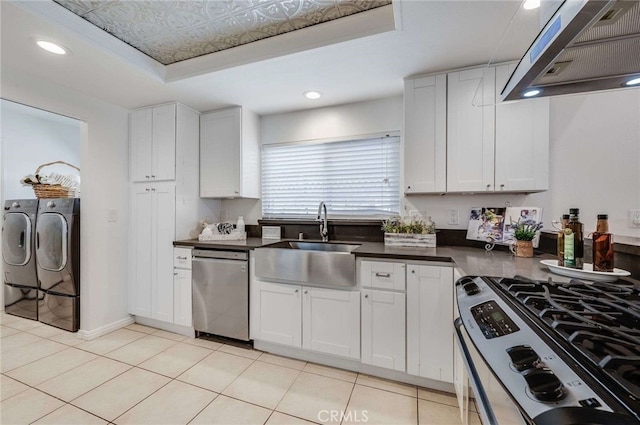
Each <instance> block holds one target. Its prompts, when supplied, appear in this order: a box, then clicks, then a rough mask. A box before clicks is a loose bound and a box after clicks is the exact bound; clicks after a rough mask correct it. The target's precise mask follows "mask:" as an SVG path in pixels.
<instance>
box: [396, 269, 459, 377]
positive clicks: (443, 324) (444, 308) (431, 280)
mask: <svg viewBox="0 0 640 425" xmlns="http://www.w3.org/2000/svg"><path fill="white" fill-rule="evenodd" d="M453 290H454V289H453V269H452V268H451V267H440V266H418V265H413V264H410V265H407V373H409V374H411V375H417V376H422V377H425V378H430V379H435V380H438V381H444V382H449V383H452V382H453V344H454V336H453V332H454V330H453Z"/></svg>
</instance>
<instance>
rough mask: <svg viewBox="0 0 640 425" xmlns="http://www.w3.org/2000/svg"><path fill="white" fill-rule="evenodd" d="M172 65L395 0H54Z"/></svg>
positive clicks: (162, 61) (165, 63) (156, 58)
mask: <svg viewBox="0 0 640 425" xmlns="http://www.w3.org/2000/svg"><path fill="white" fill-rule="evenodd" d="M54 1H55V2H56V3H58V4H59V5H61V6H63V7H65V8H66V9H68V10H70V11H71V12H73V13H75V14H77V15H79V16H81V17H82V18H84V19H86V20H87V21H89V22H91V23H92V24H94V25H96V26H98V27H99V28H101V29H103V30H105V31H107V32H108V33H110V34H111V35H113V36H115V37H117V38H119V39H120V40H122V41H124V42H125V43H128V44H130V45H131V46H133V47H135V48H136V49H138V50H140V51H141V52H143V53H145V54H147V55H148V56H151V57H152V58H153V59H155V60H157V61H158V62H160V63H162V64H164V65H169V64H172V63H175V62H180V61H183V60H186V59H191V58H194V57H197V56H202V55H206V54H209V53H214V52H218V51H221V50H225V49H230V48H232V47H236V46H241V45H243V44H247V43H251V42H254V41H258V40H261V39H264V38H268V37H273V36H276V35H280V34H285V33H288V32H291V31H295V30H299V29H302V28H306V27H309V26H312V25H317V24H320V23H323V22H327V21H331V20H334V19H339V18H343V17H345V16H349V15H353V14H355V13H360V12H364V11H366V10H370V9H374V8H377V7H380V6H386V5H388V4H391V0H201V1H195V0H193V1H185V0H177V1H174V0H162V1H159V0H134V1H111V0H54Z"/></svg>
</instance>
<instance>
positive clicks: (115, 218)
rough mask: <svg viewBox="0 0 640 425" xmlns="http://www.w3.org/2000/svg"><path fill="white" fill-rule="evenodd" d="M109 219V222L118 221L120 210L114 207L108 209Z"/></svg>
mask: <svg viewBox="0 0 640 425" xmlns="http://www.w3.org/2000/svg"><path fill="white" fill-rule="evenodd" d="M107 221H108V222H116V221H118V210H114V209H109V210H107Z"/></svg>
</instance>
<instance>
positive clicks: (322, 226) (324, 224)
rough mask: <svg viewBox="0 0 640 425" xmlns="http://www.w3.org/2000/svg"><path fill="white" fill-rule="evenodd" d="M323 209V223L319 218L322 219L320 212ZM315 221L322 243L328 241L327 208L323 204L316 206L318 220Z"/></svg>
mask: <svg viewBox="0 0 640 425" xmlns="http://www.w3.org/2000/svg"><path fill="white" fill-rule="evenodd" d="M323 209H324V221H322V219H321V218H320V217H322V210H323ZM316 221H317V222H318V223H320V236H321V237H322V242H328V241H329V225H328V224H327V206H326V205H325V204H324V202H320V205H318V218H316Z"/></svg>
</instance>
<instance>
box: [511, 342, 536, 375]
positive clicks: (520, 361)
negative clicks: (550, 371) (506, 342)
mask: <svg viewBox="0 0 640 425" xmlns="http://www.w3.org/2000/svg"><path fill="white" fill-rule="evenodd" d="M507 354H509V357H510V358H511V364H512V365H513V367H515V368H516V370H517V371H518V372H522V371H523V370H527V369H532V368H534V367H536V366H537V365H538V364H539V363H540V356H538V353H536V352H535V351H534V350H533V348H531V347H529V346H528V345H514V346H513V347H510V348H507Z"/></svg>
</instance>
